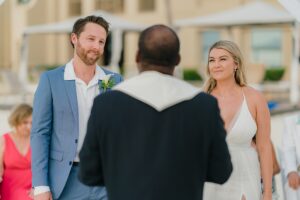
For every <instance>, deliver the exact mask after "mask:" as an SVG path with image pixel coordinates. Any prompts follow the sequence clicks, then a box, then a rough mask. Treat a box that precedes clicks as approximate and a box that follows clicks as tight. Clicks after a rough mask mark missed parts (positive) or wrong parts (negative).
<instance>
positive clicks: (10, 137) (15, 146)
mask: <svg viewBox="0 0 300 200" xmlns="http://www.w3.org/2000/svg"><path fill="white" fill-rule="evenodd" d="M8 137H9V139H10V140H11V142H12V143H13V145H14V149H15V150H16V151H17V152H18V154H19V155H20V156H21V157H22V158H26V157H27V155H28V154H29V152H30V145H29V147H28V149H27V151H26V153H25V154H22V152H20V150H19V149H18V147H17V145H16V143H15V141H14V139H13V138H12V136H11V135H10V134H8Z"/></svg>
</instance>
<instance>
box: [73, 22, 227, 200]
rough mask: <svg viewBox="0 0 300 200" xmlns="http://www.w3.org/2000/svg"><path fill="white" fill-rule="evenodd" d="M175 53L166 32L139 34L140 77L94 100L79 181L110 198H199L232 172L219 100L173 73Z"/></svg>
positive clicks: (175, 41)
mask: <svg viewBox="0 0 300 200" xmlns="http://www.w3.org/2000/svg"><path fill="white" fill-rule="evenodd" d="M179 49H180V44H179V39H178V37H177V35H176V33H175V32H174V31H173V30H172V29H170V28H169V27H167V26H164V25H155V26H152V27H150V28H148V29H146V30H144V31H143V32H142V33H141V35H140V39H139V50H138V52H137V56H136V62H137V65H138V68H139V71H140V75H138V76H137V77H134V78H132V79H130V80H128V81H125V82H123V83H121V84H119V85H118V86H116V88H115V90H114V91H112V92H109V93H106V94H103V95H100V96H99V97H97V98H96V99H95V101H94V105H93V108H92V111H91V116H90V119H89V122H88V130H87V135H86V138H85V141H84V144H83V148H82V150H81V152H80V160H81V161H82V162H80V173H79V176H80V180H81V181H82V182H83V183H84V184H86V185H89V186H96V185H98V186H103V185H105V186H106V188H107V191H108V199H109V200H182V199H188V200H200V199H202V191H203V184H204V182H205V181H210V182H215V183H224V182H225V181H226V180H227V179H228V178H229V176H230V174H231V171H232V165H231V161H230V155H229V152H228V148H227V145H226V142H225V135H226V133H225V130H224V127H223V121H222V119H221V117H220V114H219V108H218V103H217V100H216V99H215V98H213V97H212V96H210V95H208V94H204V93H200V92H199V90H198V89H197V88H195V87H193V86H191V85H189V84H187V83H185V82H184V81H181V80H179V79H176V78H174V77H173V76H172V74H173V71H174V67H175V66H176V65H177V64H178V63H179V61H180V56H179ZM112 118H113V120H107V119H112Z"/></svg>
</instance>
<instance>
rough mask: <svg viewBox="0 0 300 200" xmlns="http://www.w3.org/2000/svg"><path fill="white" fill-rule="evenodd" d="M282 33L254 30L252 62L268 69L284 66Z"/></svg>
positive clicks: (278, 31)
mask: <svg viewBox="0 0 300 200" xmlns="http://www.w3.org/2000/svg"><path fill="white" fill-rule="evenodd" d="M281 41H282V31H281V30H274V29H273V30H264V29H254V30H253V31H252V62H254V63H261V64H264V65H266V67H267V68H271V67H278V66H281V65H282V54H283V52H282V48H281Z"/></svg>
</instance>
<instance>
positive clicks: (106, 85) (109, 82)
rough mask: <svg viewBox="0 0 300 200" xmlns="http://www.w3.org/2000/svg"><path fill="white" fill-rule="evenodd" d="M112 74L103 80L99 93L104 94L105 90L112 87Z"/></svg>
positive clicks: (113, 83) (113, 82)
mask: <svg viewBox="0 0 300 200" xmlns="http://www.w3.org/2000/svg"><path fill="white" fill-rule="evenodd" d="M112 76H113V74H107V75H105V77H104V78H103V80H102V81H101V84H100V91H103V92H106V91H107V90H110V89H111V88H112V87H113V86H114V85H115V81H114V79H113V78H112Z"/></svg>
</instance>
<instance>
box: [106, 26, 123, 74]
mask: <svg viewBox="0 0 300 200" xmlns="http://www.w3.org/2000/svg"><path fill="white" fill-rule="evenodd" d="M122 33H123V31H122V30H120V29H116V30H113V31H112V38H111V43H112V44H111V46H112V51H111V59H110V63H109V67H110V68H111V70H113V71H114V72H119V71H120V70H119V61H120V58H121V53H122V48H123V46H122Z"/></svg>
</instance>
